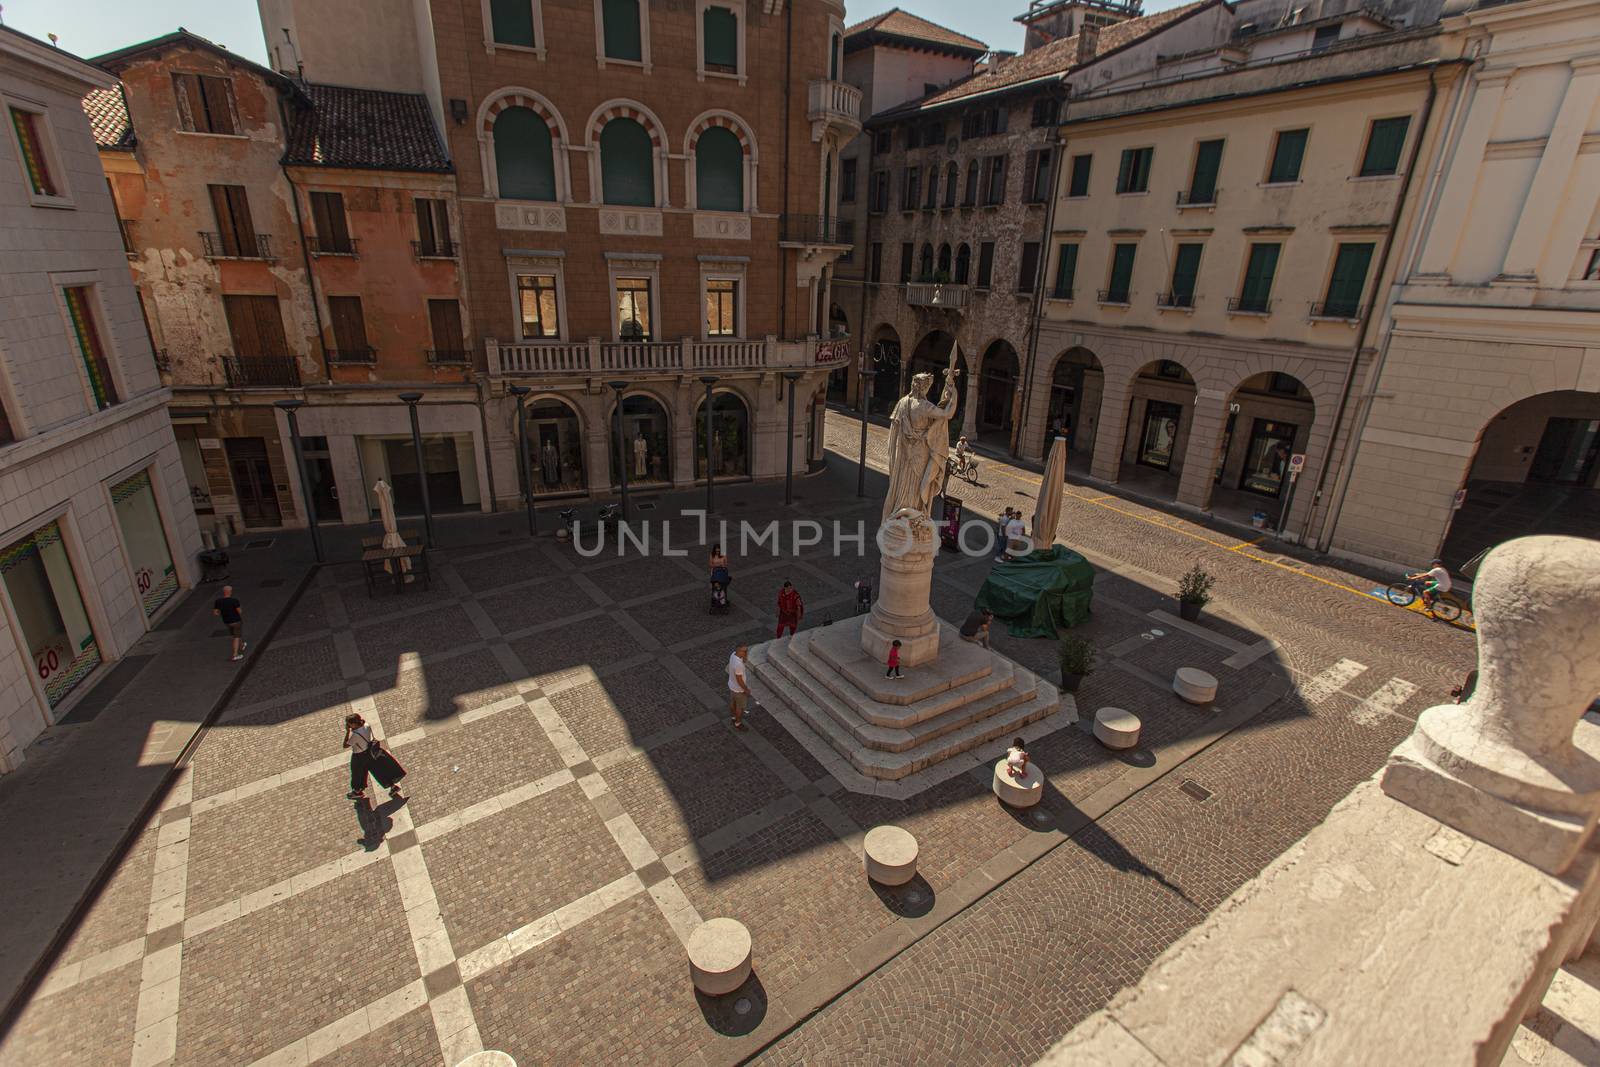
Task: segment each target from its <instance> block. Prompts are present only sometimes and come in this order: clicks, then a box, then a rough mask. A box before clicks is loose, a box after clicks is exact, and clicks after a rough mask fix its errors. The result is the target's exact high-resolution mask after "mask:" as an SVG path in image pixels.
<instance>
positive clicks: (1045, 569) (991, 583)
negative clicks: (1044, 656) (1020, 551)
mask: <svg viewBox="0 0 1600 1067" xmlns="http://www.w3.org/2000/svg"><path fill="white" fill-rule="evenodd" d="M1093 599H1094V568H1093V567H1091V566H1089V561H1088V560H1086V559H1084V558H1083V557H1082V556H1080V555H1078V554H1077V553H1076V552H1074V551H1072V549H1070V548H1065V547H1063V546H1061V545H1051V546H1050V547H1049V548H1047V549H1041V550H1039V551H1037V552H1031V553H1029V554H1028V555H1026V556H1023V557H1021V558H1020V559H1016V560H1013V561H1012V562H1010V563H996V564H995V565H994V567H993V569H991V570H990V571H989V577H988V579H986V580H985V581H984V583H983V588H982V589H980V590H978V602H977V606H978V607H979V608H984V609H987V610H989V611H992V612H994V615H995V618H997V619H1004V620H1005V621H1006V623H1007V629H1008V630H1009V631H1010V633H1011V636H1012V637H1056V636H1057V631H1058V630H1065V629H1067V628H1069V627H1072V626H1076V625H1078V623H1080V622H1083V621H1084V620H1085V619H1087V618H1088V617H1089V604H1090V601H1091V600H1093Z"/></svg>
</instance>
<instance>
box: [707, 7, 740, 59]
mask: <svg viewBox="0 0 1600 1067" xmlns="http://www.w3.org/2000/svg"><path fill="white" fill-rule="evenodd" d="M700 30H701V33H702V34H703V35H704V37H703V40H702V43H701V47H703V48H704V49H705V62H706V69H707V70H713V71H716V72H717V73H719V74H737V73H739V19H738V17H737V16H736V15H734V13H733V12H732V11H731V10H730V9H728V8H725V7H708V8H706V9H705V13H704V14H703V15H701V17H700Z"/></svg>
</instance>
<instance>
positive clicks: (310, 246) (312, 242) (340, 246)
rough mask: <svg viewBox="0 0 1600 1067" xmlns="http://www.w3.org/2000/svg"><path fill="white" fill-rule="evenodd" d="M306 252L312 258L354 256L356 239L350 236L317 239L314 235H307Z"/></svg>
mask: <svg viewBox="0 0 1600 1067" xmlns="http://www.w3.org/2000/svg"><path fill="white" fill-rule="evenodd" d="M306 250H307V251H309V252H310V253H311V254H312V255H314V256H354V255H355V254H356V239H355V238H354V237H350V236H345V237H318V236H317V235H316V234H308V235H307V236H306Z"/></svg>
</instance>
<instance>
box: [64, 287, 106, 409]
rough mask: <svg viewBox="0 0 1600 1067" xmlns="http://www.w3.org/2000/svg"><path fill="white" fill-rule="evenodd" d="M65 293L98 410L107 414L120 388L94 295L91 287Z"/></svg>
mask: <svg viewBox="0 0 1600 1067" xmlns="http://www.w3.org/2000/svg"><path fill="white" fill-rule="evenodd" d="M61 292H62V295H63V296H65V298H66V301H67V314H68V316H69V317H70V318H71V319H72V333H73V336H74V337H75V338H76V339H77V342H78V355H79V356H80V357H81V358H82V359H83V370H84V374H85V375H86V376H87V377H88V379H89V392H90V394H91V395H92V396H93V397H94V406H95V410H96V411H104V410H105V409H106V408H108V407H110V406H111V405H112V404H115V403H117V400H118V397H117V385H116V382H115V380H114V379H113V378H112V376H111V360H110V357H109V355H108V354H107V352H106V347H105V341H104V340H103V337H102V334H101V330H100V324H99V323H98V322H97V321H96V317H95V310H94V300H93V294H92V293H91V291H90V287H89V286H87V285H74V286H71V287H69V288H66V289H63V290H62V291H61Z"/></svg>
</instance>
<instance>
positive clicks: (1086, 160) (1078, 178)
mask: <svg viewBox="0 0 1600 1067" xmlns="http://www.w3.org/2000/svg"><path fill="white" fill-rule="evenodd" d="M1093 162H1094V156H1092V155H1087V156H1073V157H1072V176H1071V177H1070V178H1068V179H1067V195H1068V196H1088V195H1089V165H1090V164H1091V163H1093Z"/></svg>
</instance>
